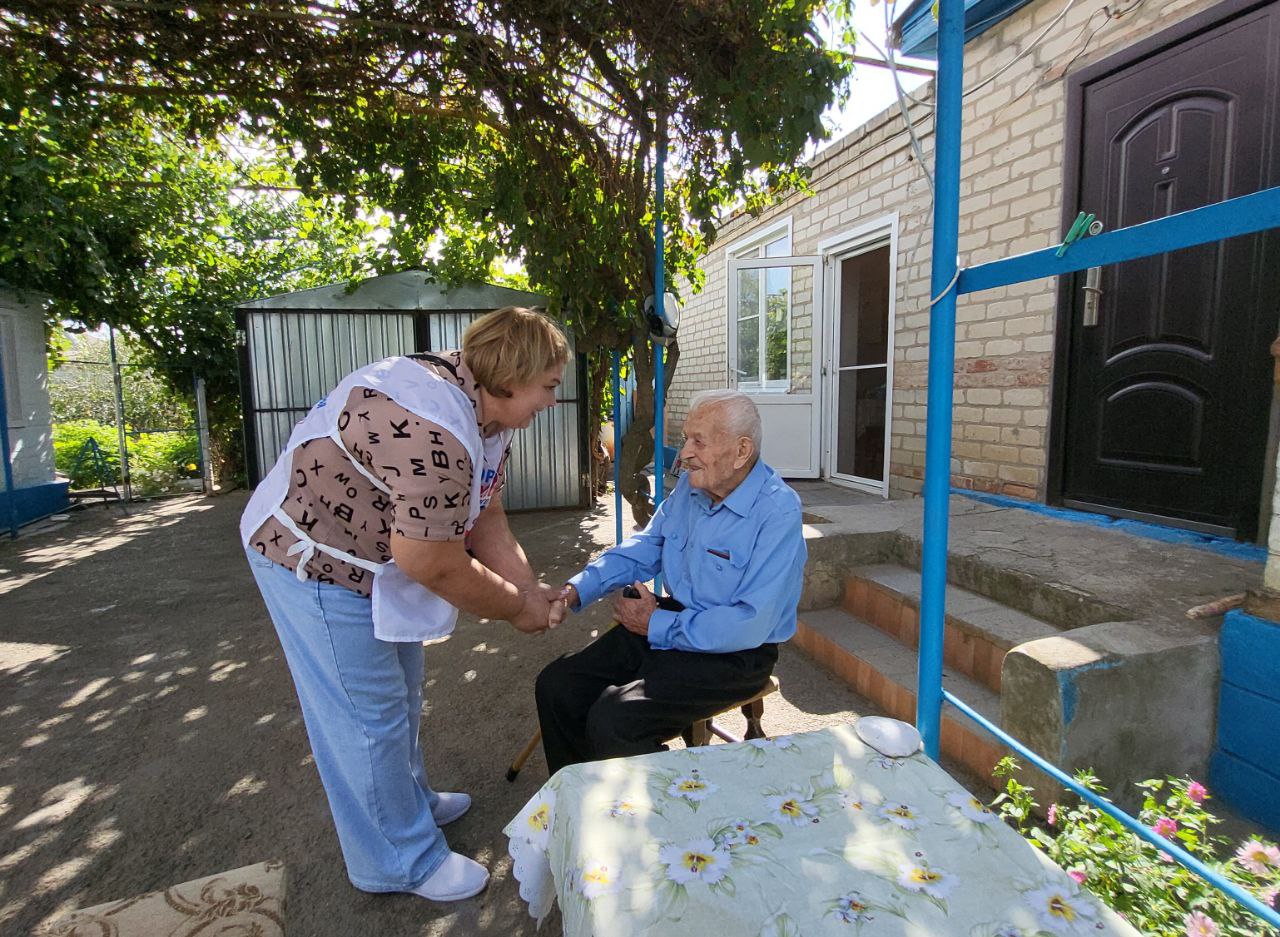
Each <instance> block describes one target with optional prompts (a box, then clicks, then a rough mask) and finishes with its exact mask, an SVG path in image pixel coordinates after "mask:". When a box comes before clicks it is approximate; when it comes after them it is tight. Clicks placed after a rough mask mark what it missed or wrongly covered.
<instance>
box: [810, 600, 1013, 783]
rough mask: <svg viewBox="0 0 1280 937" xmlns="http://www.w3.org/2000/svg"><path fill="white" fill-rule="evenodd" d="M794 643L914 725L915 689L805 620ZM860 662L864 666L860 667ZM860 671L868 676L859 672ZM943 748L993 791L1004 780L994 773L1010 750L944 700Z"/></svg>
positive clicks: (887, 709) (889, 711)
mask: <svg viewBox="0 0 1280 937" xmlns="http://www.w3.org/2000/svg"><path fill="white" fill-rule="evenodd" d="M792 643H793V644H794V645H795V646H796V647H798V648H799V649H800V650H801V651H803V652H804V653H805V654H806V655H807V656H808V657H810V658H811V659H812V660H813V661H814V662H815V663H817V664H818V665H819V666H821V667H823V668H824V669H825V670H827V671H829V672H830V673H832V674H834V675H835V676H836V677H839V678H840V679H841V680H843V681H844V682H845V683H847V684H848V685H849V686H850V687H852V688H853V689H854V690H855V692H857V693H858V694H859V695H861V696H864V697H866V698H867V699H869V700H871V701H872V702H873V703H875V704H876V705H878V706H879V707H880V708H881V709H883V710H884V711H885V712H886V713H888V714H889V715H890V716H892V717H893V718H895V719H901V720H902V721H903V722H910V723H913V724H914V722H915V717H916V712H915V709H916V694H915V691H914V690H912V689H910V688H909V687H907V686H904V685H903V684H902V683H900V682H898V681H897V680H895V679H893V678H890V677H886V676H885V675H884V674H882V673H881V672H880V671H879V670H877V669H876V668H875V666H874V665H873V664H871V663H870V662H869V661H867V660H865V659H863V658H862V657H861V656H859V655H857V654H854V653H853V652H851V651H848V650H845V649H844V648H843V647H841V646H840V645H839V644H837V643H836V642H835V641H833V640H831V639H830V638H828V637H826V636H825V635H823V634H822V633H821V632H820V631H819V630H817V629H814V628H811V627H810V626H809V625H807V624H806V623H805V622H804V621H803V620H801V621H799V622H797V624H796V634H795V637H794V638H792ZM859 664H861V665H862V670H861V671H860V670H859V667H858V665H859ZM860 673H861V674H863V675H862V676H860V675H859V674H860ZM965 702H967V703H968V702H971V701H969V700H966V701H965ZM974 708H975V709H976V708H977V707H974ZM939 748H940V749H941V751H942V754H943V755H945V756H947V757H948V758H952V759H954V760H955V761H958V762H959V763H961V764H963V765H964V766H965V767H966V768H968V769H969V770H970V771H973V772H974V773H975V774H976V775H978V777H980V778H982V779H984V780H985V781H986V782H987V783H988V784H989V785H990V786H991V788H992V790H999V789H1000V787H1001V782H1000V781H999V780H998V779H997V778H996V777H995V774H994V772H995V766H996V763H997V762H998V761H999V760H1000V759H1001V758H1003V757H1004V756H1005V755H1007V754H1010V752H1009V751H1008V750H1007V749H1005V748H1004V746H1003V745H1000V744H999V743H997V742H995V741H992V740H990V739H989V738H988V736H987V735H986V733H985V732H983V731H982V730H981V729H979V728H978V727H977V726H975V725H974V724H973V723H971V722H970V721H969V720H968V719H966V718H965V717H964V716H962V715H960V714H959V713H958V712H956V710H955V708H954V707H952V706H949V705H947V704H945V703H944V705H943V712H942V732H941V738H940V740H939Z"/></svg>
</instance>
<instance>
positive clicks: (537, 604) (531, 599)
mask: <svg viewBox="0 0 1280 937" xmlns="http://www.w3.org/2000/svg"><path fill="white" fill-rule="evenodd" d="M548 589H549V587H545V586H543V584H542V583H538V584H536V585H535V586H534V587H533V588H531V589H529V590H528V591H526V592H524V593H522V595H523V598H524V601H523V602H522V603H521V605H520V611H519V612H517V613H516V615H515V617H514V618H512V619H510V621H511V625H512V627H514V628H515V629H516V630H517V631H521V632H523V633H525V634H541V633H542V632H544V631H546V630H547V629H548V628H553V627H555V625H556V624H559V622H560V619H562V618H563V617H564V613H563V611H561V612H560V616H559V618H557V619H556V620H555V623H554V624H553V623H552V615H553V613H554V609H553V607H552V605H553V602H554V601H556V595H557V593H556V592H555V590H554V589H551V590H550V591H548Z"/></svg>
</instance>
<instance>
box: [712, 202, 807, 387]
mask: <svg viewBox="0 0 1280 937" xmlns="http://www.w3.org/2000/svg"><path fill="white" fill-rule="evenodd" d="M728 253H729V257H730V258H731V259H733V260H754V259H759V258H764V257H787V256H790V254H791V223H790V219H787V220H786V221H785V222H784V223H783V224H781V225H775V226H773V227H771V228H769V229H767V230H766V231H765V232H763V233H761V234H758V235H756V236H754V237H752V238H751V239H749V240H746V241H740V242H738V244H735V245H732V246H731V247H730V248H729V252H728ZM737 277H738V290H737V294H738V301H737V304H736V308H735V309H733V310H732V319H731V327H732V328H733V329H734V336H733V337H734V338H735V339H736V341H737V350H738V355H737V359H738V365H737V367H738V374H737V378H738V381H737V383H738V389H739V390H743V391H746V392H747V393H753V392H754V393H760V392H773V393H786V392H787V391H789V390H790V389H791V380H790V375H791V303H792V290H791V269H790V268H789V267H771V268H767V269H762V270H739V271H738V272H737Z"/></svg>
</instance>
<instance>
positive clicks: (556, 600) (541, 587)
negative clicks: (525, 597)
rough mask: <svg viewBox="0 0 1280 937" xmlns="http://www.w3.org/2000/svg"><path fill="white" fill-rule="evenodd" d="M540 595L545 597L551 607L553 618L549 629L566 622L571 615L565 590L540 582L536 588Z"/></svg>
mask: <svg viewBox="0 0 1280 937" xmlns="http://www.w3.org/2000/svg"><path fill="white" fill-rule="evenodd" d="M534 588H535V589H536V590H537V591H538V593H539V594H540V595H541V596H543V597H544V598H545V599H546V600H547V602H548V603H550V605H551V617H550V619H549V621H550V624H549V625H548V627H550V628H554V627H555V626H556V625H558V624H560V623H561V622H562V621H564V619H565V616H566V615H568V614H569V603H568V599H566V598H565V595H564V590H563V589H557V588H556V587H555V586H549V585H547V584H546V583H545V582H539V583H537V585H536V586H535V587H534Z"/></svg>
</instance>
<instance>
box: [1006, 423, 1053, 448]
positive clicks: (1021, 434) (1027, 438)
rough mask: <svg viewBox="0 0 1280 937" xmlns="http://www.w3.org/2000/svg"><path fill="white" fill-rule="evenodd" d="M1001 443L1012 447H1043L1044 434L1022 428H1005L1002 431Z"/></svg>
mask: <svg viewBox="0 0 1280 937" xmlns="http://www.w3.org/2000/svg"><path fill="white" fill-rule="evenodd" d="M1000 441H1001V442H1003V443H1007V444H1009V445H1012V446H1032V447H1034V446H1042V445H1044V433H1042V432H1041V431H1040V430H1038V429H1027V428H1025V427H1022V426H1005V427H1002V428H1001V429H1000Z"/></svg>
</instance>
